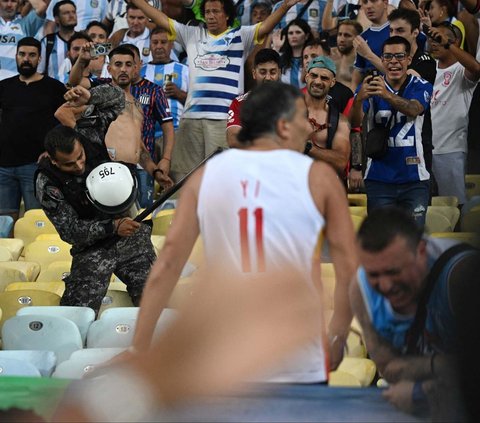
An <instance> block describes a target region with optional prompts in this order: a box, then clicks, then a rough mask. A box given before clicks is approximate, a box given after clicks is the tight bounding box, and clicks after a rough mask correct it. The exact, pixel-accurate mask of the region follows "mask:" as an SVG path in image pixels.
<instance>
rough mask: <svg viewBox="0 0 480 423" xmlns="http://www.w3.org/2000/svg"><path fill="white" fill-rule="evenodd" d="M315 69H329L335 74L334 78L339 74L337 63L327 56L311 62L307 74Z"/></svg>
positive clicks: (316, 58)
mask: <svg viewBox="0 0 480 423" xmlns="http://www.w3.org/2000/svg"><path fill="white" fill-rule="evenodd" d="M313 68H320V69H328V70H329V71H330V72H332V73H333V76H335V75H336V73H337V66H335V62H334V61H333V60H332V59H330V57H327V56H317V57H315V58H314V59H312V60H310V63H309V64H308V66H307V72H310V70H311V69H313Z"/></svg>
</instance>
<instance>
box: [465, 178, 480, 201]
mask: <svg viewBox="0 0 480 423" xmlns="http://www.w3.org/2000/svg"><path fill="white" fill-rule="evenodd" d="M465 189H466V191H467V198H468V199H470V198H472V197H474V196H475V195H480V175H472V174H469V175H465Z"/></svg>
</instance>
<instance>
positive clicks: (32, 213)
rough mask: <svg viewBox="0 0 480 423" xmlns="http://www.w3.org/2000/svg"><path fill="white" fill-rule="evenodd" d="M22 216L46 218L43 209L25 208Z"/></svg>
mask: <svg viewBox="0 0 480 423" xmlns="http://www.w3.org/2000/svg"><path fill="white" fill-rule="evenodd" d="M23 217H26V218H29V219H48V217H47V215H46V214H45V211H44V210H43V209H30V210H26V211H25V213H24V215H23Z"/></svg>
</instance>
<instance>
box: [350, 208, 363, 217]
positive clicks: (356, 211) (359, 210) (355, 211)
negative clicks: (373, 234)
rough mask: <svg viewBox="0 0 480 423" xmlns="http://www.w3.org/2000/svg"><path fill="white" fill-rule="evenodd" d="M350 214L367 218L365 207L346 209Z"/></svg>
mask: <svg viewBox="0 0 480 423" xmlns="http://www.w3.org/2000/svg"><path fill="white" fill-rule="evenodd" d="M348 210H349V211H350V214H353V215H355V216H360V217H363V218H365V217H367V206H350V207H348Z"/></svg>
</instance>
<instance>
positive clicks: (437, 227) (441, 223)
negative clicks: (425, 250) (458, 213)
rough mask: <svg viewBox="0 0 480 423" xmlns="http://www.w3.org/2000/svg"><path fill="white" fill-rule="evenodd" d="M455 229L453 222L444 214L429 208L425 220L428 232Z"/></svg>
mask: <svg viewBox="0 0 480 423" xmlns="http://www.w3.org/2000/svg"><path fill="white" fill-rule="evenodd" d="M429 209H430V207H429ZM453 229H454V227H453V226H452V222H451V221H450V220H449V219H448V218H447V217H445V216H444V215H443V214H438V213H435V212H431V211H428V210H427V216H426V220H425V230H426V232H428V233H433V232H452V231H453Z"/></svg>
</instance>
